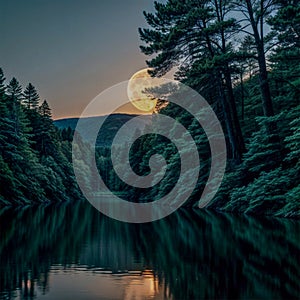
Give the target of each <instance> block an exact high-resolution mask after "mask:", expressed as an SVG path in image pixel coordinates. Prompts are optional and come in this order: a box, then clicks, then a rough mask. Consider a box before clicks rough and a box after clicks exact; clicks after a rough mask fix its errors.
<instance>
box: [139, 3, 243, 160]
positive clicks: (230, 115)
mask: <svg viewBox="0 0 300 300" xmlns="http://www.w3.org/2000/svg"><path fill="white" fill-rule="evenodd" d="M231 7H232V5H231V4H230V3H229V2H227V1H219V0H215V1H195V0H188V1H179V0H170V1H167V2H166V4H162V3H158V2H155V10H156V11H155V13H154V14H152V13H146V12H144V15H145V18H146V21H147V23H148V24H149V25H150V26H151V27H152V29H148V28H147V29H139V33H140V37H141V40H142V41H143V42H145V43H146V46H141V47H140V48H141V50H142V52H143V53H144V54H146V55H153V54H156V57H154V58H152V59H151V60H150V61H147V64H148V66H149V67H151V68H153V70H152V71H151V72H150V73H151V74H152V75H158V76H160V75H164V74H165V73H166V72H168V71H169V70H170V69H172V68H173V67H174V66H179V71H178V72H177V73H176V74H175V75H176V78H177V79H180V80H182V81H183V82H184V83H186V84H188V85H190V86H192V87H193V88H196V89H197V90H198V91H199V92H201V93H203V90H204V93H205V90H206V94H208V97H209V98H214V99H215V101H216V102H218V105H219V107H220V108H221V110H222V114H223V119H224V122H225V125H226V131H227V137H228V141H229V145H230V151H229V152H230V157H231V158H233V159H236V160H237V161H240V160H241V155H242V153H243V152H244V150H245V145H244V141H243V136H242V132H241V128H240V123H239V119H238V115H237V109H236V104H235V99H234V94H233V89H232V70H231V64H232V62H233V60H234V57H235V53H234V51H233V47H232V40H231V37H232V35H233V33H234V32H237V30H238V27H239V26H238V23H237V22H236V20H235V19H233V18H230V17H229V16H228V11H229V10H230V9H231ZM199 86H200V88H199ZM205 96H206V95H205ZM211 104H212V103H211Z"/></svg>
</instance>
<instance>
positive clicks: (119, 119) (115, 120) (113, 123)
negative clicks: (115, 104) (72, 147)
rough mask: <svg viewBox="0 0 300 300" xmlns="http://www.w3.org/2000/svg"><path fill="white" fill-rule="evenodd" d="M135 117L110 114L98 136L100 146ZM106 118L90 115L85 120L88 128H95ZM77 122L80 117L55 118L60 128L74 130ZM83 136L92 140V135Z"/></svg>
mask: <svg viewBox="0 0 300 300" xmlns="http://www.w3.org/2000/svg"><path fill="white" fill-rule="evenodd" d="M133 117H136V115H129V114H113V115H110V116H108V117H107V119H106V121H105V123H104V124H103V126H102V128H101V134H100V136H98V140H97V145H98V146H103V145H108V144H109V143H110V141H111V140H112V138H113V137H114V136H115V134H116V132H117V131H118V129H119V128H120V127H122V126H123V125H124V124H125V123H126V122H127V121H129V120H130V119H132V118H133ZM104 118H106V116H98V117H89V118H84V119H83V122H85V123H86V126H87V128H93V127H94V126H97V124H99V122H102V121H103V119H104ZM150 118H151V116H149V115H145V116H143V120H141V121H140V122H139V126H138V129H143V128H144V127H145V125H146V124H148V123H149V121H150ZM77 122H78V118H67V119H60V120H55V121H54V124H55V126H57V127H58V128H59V129H64V128H68V127H70V128H71V129H73V130H74V129H75V128H76V125H77ZM128 136H129V134H128ZM83 138H84V139H85V140H86V141H89V140H90V136H85V137H83ZM126 138H127V137H126V135H125V136H124V140H122V141H121V142H123V141H126Z"/></svg>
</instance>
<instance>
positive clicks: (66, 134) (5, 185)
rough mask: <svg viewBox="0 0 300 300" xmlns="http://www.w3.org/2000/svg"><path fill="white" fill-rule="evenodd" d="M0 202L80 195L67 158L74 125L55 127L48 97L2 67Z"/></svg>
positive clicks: (11, 202) (46, 200)
mask: <svg viewBox="0 0 300 300" xmlns="http://www.w3.org/2000/svg"><path fill="white" fill-rule="evenodd" d="M0 115H1V118H0V169H1V173H0V204H1V205H27V204H33V203H45V202H46V203H47V202H60V201H66V200H71V199H79V198H81V197H82V196H81V193H80V192H79V189H78V187H77V184H76V181H75V176H74V174H73V168H72V164H71V141H72V131H70V130H68V129H65V130H58V129H57V128H56V127H55V126H54V124H53V120H52V118H51V109H50V107H49V105H48V103H47V101H46V100H44V101H43V102H42V103H41V104H40V99H39V95H38V93H37V91H36V89H35V87H34V86H33V85H32V84H31V83H29V84H28V85H27V86H26V88H25V89H24V90H23V89H22V87H21V86H20V84H19V82H18V81H17V79H16V78H13V79H11V80H10V82H9V83H8V84H7V85H5V77H4V74H3V71H2V69H0Z"/></svg>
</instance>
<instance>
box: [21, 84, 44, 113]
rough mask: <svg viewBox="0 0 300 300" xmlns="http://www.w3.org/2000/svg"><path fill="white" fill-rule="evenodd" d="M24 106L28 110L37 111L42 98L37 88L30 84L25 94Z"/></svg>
mask: <svg viewBox="0 0 300 300" xmlns="http://www.w3.org/2000/svg"><path fill="white" fill-rule="evenodd" d="M23 97H24V98H23V104H24V105H25V107H26V108H27V109H32V110H37V108H38V106H39V100H40V97H39V95H38V93H37V91H36V89H35V87H34V86H33V85H32V84H31V83H29V84H28V85H27V87H26V89H25V91H24V93H23Z"/></svg>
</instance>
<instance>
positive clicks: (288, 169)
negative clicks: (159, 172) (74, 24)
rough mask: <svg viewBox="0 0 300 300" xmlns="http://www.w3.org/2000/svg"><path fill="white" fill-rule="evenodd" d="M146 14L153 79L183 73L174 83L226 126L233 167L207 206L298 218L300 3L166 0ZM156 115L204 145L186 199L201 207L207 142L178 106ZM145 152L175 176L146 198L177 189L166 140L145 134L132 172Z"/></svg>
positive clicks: (175, 167)
mask: <svg viewBox="0 0 300 300" xmlns="http://www.w3.org/2000/svg"><path fill="white" fill-rule="evenodd" d="M144 16H145V19H146V21H147V23H148V27H147V28H140V29H139V34H140V38H141V40H142V42H143V45H142V46H141V51H142V52H143V53H144V54H146V55H148V56H150V59H149V60H148V61H147V64H148V66H149V67H150V68H152V70H151V71H150V74H151V75H153V76H163V75H165V74H166V73H167V72H168V71H170V70H172V69H173V68H174V67H176V68H177V69H176V70H177V71H176V73H175V78H176V79H177V80H180V81H181V82H183V83H184V84H186V85H188V86H190V87H192V88H194V89H195V90H196V91H198V92H199V93H200V94H201V95H202V96H204V97H205V99H206V100H207V101H208V102H209V104H210V105H211V106H212V107H213V109H214V111H215V112H216V114H217V115H218V117H219V119H220V120H221V122H222V125H223V129H224V132H225V136H226V140H227V146H228V166H227V171H226V175H225V178H224V180H223V184H222V186H221V189H220V190H219V192H218V194H217V196H216V197H215V198H214V201H212V202H211V203H210V207H213V208H216V209H221V210H227V211H232V212H246V213H249V214H250V213H252V214H272V215H274V214H275V215H278V216H290V217H291V216H293V217H296V216H298V217H299V215H300V205H299V199H300V161H299V157H300V155H299V154H300V147H299V142H300V114H299V112H300V106H299V104H300V101H299V96H300V76H299V74H300V64H299V62H300V2H299V1H295V0H245V1H233V0H228V1H224V0H208V1H205V0H204V1H199V0H184V1H182V0H168V1H166V3H160V2H155V10H154V12H153V13H147V12H144ZM158 109H159V110H160V113H162V114H166V115H169V116H173V117H174V118H176V119H177V120H178V121H179V122H181V123H183V124H184V125H185V126H186V128H188V129H189V131H190V133H191V134H192V135H193V137H194V139H195V140H196V142H197V144H198V146H199V152H200V159H201V162H202V168H201V171H200V176H199V181H198V185H197V187H196V189H195V191H194V193H193V195H192V197H191V198H190V199H189V201H188V202H187V204H188V205H194V204H195V203H197V201H198V200H199V198H200V195H201V192H202V190H203V187H204V185H205V183H206V180H207V174H208V171H209V163H210V152H209V148H208V147H207V140H206V136H205V134H204V132H202V131H201V128H198V127H197V126H196V124H195V122H194V121H195V120H192V118H191V116H190V115H189V114H188V113H187V112H185V111H183V110H182V109H181V108H179V107H176V106H174V105H171V104H169V105H168V106H165V105H164V106H162V108H159V107H158ZM145 145H148V150H149V148H151V149H150V150H149V151H150V154H154V153H162V154H163V155H164V156H165V157H168V162H169V164H170V165H171V169H172V172H171V173H169V174H170V175H169V176H168V175H167V176H165V177H164V179H163V180H162V181H161V183H160V184H159V185H157V186H156V187H155V188H154V189H153V190H152V191H151V193H150V194H148V195H149V196H146V197H148V200H150V199H152V198H153V197H155V196H157V195H158V196H161V195H164V194H165V193H166V192H167V191H168V188H169V187H170V186H174V184H175V183H176V180H177V177H176V176H174V171H175V172H176V170H179V168H180V164H178V163H176V161H177V160H178V154H177V153H176V151H174V149H172V147H169V146H163V145H162V141H161V136H154V135H150V136H149V135H148V136H145V137H144V138H142V139H141V141H140V142H139V143H138V144H136V145H135V150H134V153H135V154H133V159H132V165H133V168H134V167H136V165H137V159H134V158H138V157H142V158H143V160H142V162H141V165H140V166H138V167H136V170H137V171H140V172H147V166H148V160H147V159H145V154H144V153H145V149H146V148H147V146H145ZM149 145H150V147H149ZM152 145H156V146H154V147H152ZM205 145H206V146H205ZM136 153H137V154H136ZM148 157H149V156H148ZM175 175H176V174H175ZM186 180H189V177H188V174H187V178H186ZM182 192H184V187H183V188H182ZM135 195H136V192H135V193H134V194H132V197H134V196H135Z"/></svg>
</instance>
